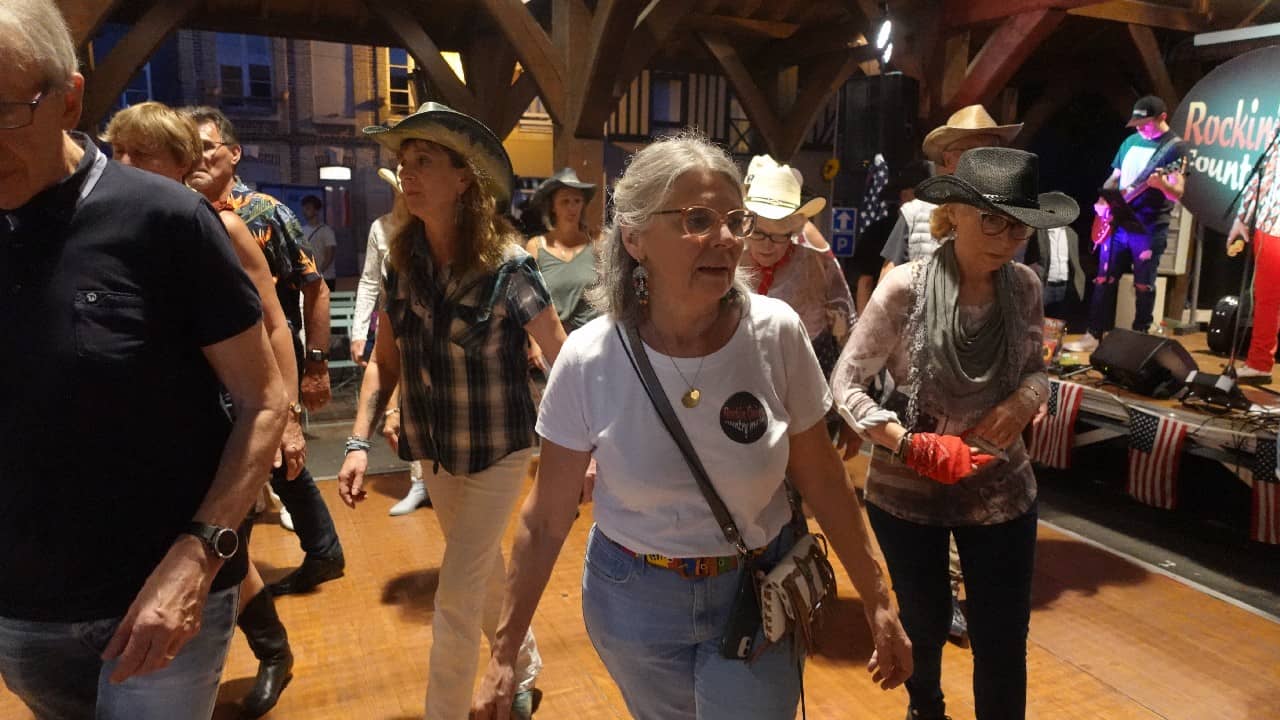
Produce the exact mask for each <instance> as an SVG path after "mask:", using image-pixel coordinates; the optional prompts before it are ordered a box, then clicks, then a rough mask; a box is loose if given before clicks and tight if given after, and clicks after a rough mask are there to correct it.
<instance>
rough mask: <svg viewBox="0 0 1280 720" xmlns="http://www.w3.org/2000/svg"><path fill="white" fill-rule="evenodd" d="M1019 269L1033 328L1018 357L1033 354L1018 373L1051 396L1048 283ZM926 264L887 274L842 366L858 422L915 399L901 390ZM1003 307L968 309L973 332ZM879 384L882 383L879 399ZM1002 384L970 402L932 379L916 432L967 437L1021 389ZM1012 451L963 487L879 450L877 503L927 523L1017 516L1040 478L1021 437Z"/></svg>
mask: <svg viewBox="0 0 1280 720" xmlns="http://www.w3.org/2000/svg"><path fill="white" fill-rule="evenodd" d="M1014 269H1015V272H1014V279H1015V282H1014V288H1015V290H1014V292H1015V293H1016V297H1014V298H1013V303H1012V304H1011V305H1012V307H1015V308H1018V309H1019V310H1020V311H1021V316H1020V317H1018V318H1017V323H1018V326H1019V327H1025V328H1026V333H1025V335H1023V336H1022V339H1021V342H1023V343H1025V346H1024V347H1022V348H1018V349H1017V350H1018V352H1016V353H1011V354H1014V355H1021V356H1023V357H1025V358H1027V360H1026V362H1025V363H1024V364H1023V366H1022V369H1021V371H1020V372H1019V373H1018V377H1019V383H1020V385H1021V386H1025V387H1030V388H1031V389H1033V390H1035V391H1036V392H1037V393H1038V394H1039V396H1040V397H1042V398H1047V397H1048V391H1049V379H1048V376H1047V375H1046V374H1045V372H1044V361H1043V359H1042V358H1041V352H1040V349H1041V344H1042V342H1041V335H1042V332H1043V330H1042V323H1043V317H1044V310H1043V306H1042V304H1041V302H1040V293H1041V289H1040V280H1039V278H1038V277H1036V274H1035V272H1034V271H1032V270H1031V269H1030V268H1028V267H1026V266H1025V265H1021V264H1016V263H1015V264H1014ZM918 270H920V271H922V270H923V265H922V261H918V260H917V261H912V262H910V263H908V264H906V265H899V266H898V267H895V268H894V269H893V270H892V271H891V272H890V273H889V274H888V275H887V276H885V279H884V280H883V281H882V282H881V283H880V284H879V285H878V286H877V287H876V290H875V293H874V294H872V296H871V300H870V302H868V303H867V307H866V308H865V309H864V310H863V312H862V314H861V315H860V316H859V318H858V322H857V324H855V325H854V326H853V333H852V334H851V335H850V337H849V342H848V343H847V344H846V345H845V348H844V352H843V353H842V354H841V355H840V360H839V361H838V362H837V363H836V369H835V372H834V373H833V375H832V378H831V389H832V394H833V395H834V397H835V403H836V407H837V409H838V410H839V411H840V414H841V415H843V416H845V419H846V420H847V421H849V423H850V425H853V424H854V422H855V421H858V420H861V419H864V418H866V417H868V416H869V415H871V413H873V412H875V411H877V410H880V409H881V408H882V407H883V408H884V409H889V410H893V411H895V412H897V413H898V416H899V417H905V412H904V410H905V405H906V402H905V400H906V398H905V396H904V395H903V394H902V393H901V392H898V391H897V389H896V388H897V386H899V385H905V384H906V382H907V377H908V372H909V370H910V364H911V357H912V351H911V344H912V337H914V333H913V332H912V331H911V328H910V325H911V323H910V322H909V321H908V317H909V316H910V314H911V311H912V308H913V307H914V302H915V291H914V290H913V277H914V275H915V273H916V272H917V271H918ZM993 307H994V305H993V304H986V305H962V306H960V319H961V323H962V324H964V325H965V326H966V327H967V328H969V329H973V328H976V327H977V326H979V325H980V324H981V323H982V321H983V319H985V318H986V316H987V314H988V313H989V312H991V310H992V309H993ZM882 370H884V371H887V373H881V371H882ZM877 381H878V382H877ZM873 383H874V384H879V385H880V390H879V392H877V393H876V396H875V397H873V394H872V393H873V391H872V390H871V387H872V386H873ZM1001 385H1002V384H1000V383H995V382H992V383H991V387H989V388H988V389H986V390H983V391H981V392H978V393H975V394H974V395H972V396H970V397H968V398H964V399H963V400H961V399H957V398H951V397H943V396H941V393H940V392H939V391H938V388H937V387H935V386H934V385H931V384H929V383H922V384H921V385H920V390H919V395H918V397H917V405H918V408H919V419H918V420H917V422H916V425H915V427H914V428H911V429H913V430H916V431H920V432H936V433H940V434H946V435H960V434H962V433H964V432H965V431H967V430H969V429H970V428H972V427H973V426H975V425H977V424H978V422H979V421H980V420H981V419H982V417H983V416H984V415H986V414H987V412H989V411H990V410H991V409H992V408H994V407H995V406H996V405H998V404H999V403H1001V402H1003V401H1004V400H1005V398H1007V397H1008V396H1009V395H1010V394H1012V392H1013V391H1015V390H1016V388H1006V387H1002V386H1001ZM1007 452H1008V456H1009V459H1008V460H1007V461H999V460H997V461H995V462H992V463H990V464H988V465H986V466H985V467H983V468H982V469H981V470H979V471H977V472H975V473H973V474H972V475H969V476H968V477H965V478H963V479H962V480H961V481H960V482H959V483H957V484H955V485H942V484H941V483H938V482H935V481H933V480H931V479H929V478H927V477H924V476H922V475H919V474H917V473H916V472H915V471H913V470H911V469H910V468H908V467H907V466H906V465H904V464H903V463H901V462H899V461H897V460H895V459H893V457H892V454H891V453H889V452H887V451H885V450H884V449H883V448H880V447H877V448H876V449H875V451H874V452H873V453H872V456H871V468H870V470H869V472H868V475H867V502H870V503H874V504H875V505H876V506H877V507H879V508H881V509H883V510H885V511H886V512H888V513H890V514H892V515H894V516H896V517H899V518H902V519H904V520H907V521H910V522H914V523H920V524H924V525H934V526H949V527H954V526H963V525H994V524H996V523H1002V522H1006V521H1009V520H1012V519H1014V518H1016V517H1018V516H1020V515H1022V514H1023V513H1025V512H1027V510H1029V509H1030V508H1031V505H1032V504H1033V503H1034V502H1035V499H1036V479H1035V475H1034V474H1033V473H1032V470H1031V461H1030V459H1029V458H1028V456H1027V450H1026V447H1025V446H1024V445H1023V442H1022V439H1021V438H1019V439H1018V440H1016V441H1015V442H1014V444H1013V445H1012V446H1011V447H1009V448H1008V450H1007Z"/></svg>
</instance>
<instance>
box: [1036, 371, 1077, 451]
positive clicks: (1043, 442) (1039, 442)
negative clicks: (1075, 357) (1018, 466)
mask: <svg viewBox="0 0 1280 720" xmlns="http://www.w3.org/2000/svg"><path fill="white" fill-rule="evenodd" d="M1083 397H1084V388H1083V387H1081V386H1080V385H1077V384H1076V383H1071V382H1062V381H1061V380H1050V381H1049V411H1048V412H1047V413H1046V414H1045V415H1044V417H1042V418H1040V419H1039V421H1038V422H1036V424H1035V425H1033V426H1032V427H1031V447H1030V448H1029V449H1028V451H1027V452H1028V453H1030V455H1031V462H1033V463H1036V464H1039V465H1043V466H1045V467H1051V468H1057V469H1059V470H1066V469H1068V468H1070V467H1071V448H1072V447H1074V446H1075V440H1076V417H1077V416H1078V415H1079V414H1080V400H1081V399H1082V398H1083Z"/></svg>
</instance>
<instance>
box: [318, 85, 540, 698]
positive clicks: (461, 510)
mask: <svg viewBox="0 0 1280 720" xmlns="http://www.w3.org/2000/svg"><path fill="white" fill-rule="evenodd" d="M365 132H366V133H367V134H369V135H371V136H373V137H374V139H376V140H377V141H378V142H379V143H381V144H382V145H383V146H384V147H387V148H388V149H390V150H393V151H394V152H395V153H396V158H397V160H398V161H399V163H400V171H399V175H400V187H401V191H402V193H403V195H404V202H405V204H406V206H407V207H408V210H409V213H410V215H412V218H411V219H410V220H409V221H408V222H407V223H405V224H403V225H402V226H401V227H399V228H398V229H397V230H396V232H395V234H394V235H392V237H391V239H390V242H389V248H388V254H387V271H386V274H385V276H384V277H383V292H382V295H383V298H385V300H384V305H383V308H382V310H381V317H380V318H379V323H378V337H377V339H376V341H375V344H374V351H373V358H372V359H371V361H370V363H369V366H368V368H367V369H366V371H365V375H364V381H363V385H362V386H361V389H360V406H359V408H358V409H357V414H356V420H355V424H354V426H353V427H352V436H351V437H350V438H348V439H347V458H346V461H345V462H344V463H343V465H342V470H341V472H340V473H339V475H338V494H339V495H340V496H341V498H342V500H343V502H345V503H346V504H347V505H348V506H350V507H355V504H356V503H357V502H359V501H360V500H363V499H364V497H365V490H364V487H363V485H364V473H365V470H366V469H367V466H368V455H367V450H368V448H369V434H370V432H371V431H372V429H373V425H374V421H375V418H377V419H381V417H382V414H383V411H384V408H385V407H386V405H387V399H388V398H389V397H390V396H391V393H392V390H393V389H395V388H396V386H397V384H400V385H401V387H400V404H399V407H397V408H392V409H391V410H388V411H386V412H388V413H397V412H398V413H399V415H400V432H399V436H398V440H397V443H395V444H397V445H398V446H399V447H398V449H399V452H400V457H402V458H404V459H405V460H419V461H423V462H424V465H425V463H426V462H427V461H430V462H431V464H432V469H433V472H434V473H435V474H434V475H433V477H432V478H431V479H430V483H431V499H432V503H433V506H434V507H435V510H436V516H437V518H438V519H439V520H440V526H441V529H442V530H443V531H444V538H445V553H444V559H443V561H442V562H441V564H440V582H439V587H438V588H437V590H436V593H435V614H434V619H433V621H432V636H433V640H432V647H431V662H430V665H429V668H430V669H429V676H428V681H427V700H426V717H427V718H429V719H430V720H457V719H458V718H463V717H466V716H467V713H468V711H469V710H470V706H471V688H472V684H473V681H474V680H475V670H476V658H477V657H478V656H479V654H480V637H481V634H482V633H483V634H484V635H487V636H488V638H489V642H490V644H493V642H494V640H495V635H494V633H495V630H496V628H497V623H498V614H499V613H500V611H501V610H502V588H503V580H504V577H505V572H504V569H503V561H502V553H501V548H500V542H501V540H502V535H503V531H504V530H505V529H506V526H507V520H508V518H509V517H510V516H511V510H512V508H514V507H515V503H516V500H517V499H518V498H519V496H520V491H521V488H522V484H521V482H520V479H521V477H523V475H524V472H525V468H526V466H527V465H528V460H529V456H530V454H531V452H532V451H531V447H532V445H533V437H534V429H533V426H534V416H535V413H534V407H533V401H532V399H531V397H530V394H529V383H528V380H527V373H526V368H527V362H528V361H527V359H526V354H525V348H526V346H527V343H528V337H529V336H533V337H534V338H536V339H537V341H538V344H539V345H541V346H542V350H543V352H544V353H546V355H547V358H548V360H549V361H551V362H554V360H555V357H556V355H557V354H558V352H559V350H560V345H561V343H562V342H563V341H564V337H565V335H564V330H563V328H561V326H560V320H559V318H557V317H556V314H555V308H553V307H552V306H551V297H550V295H549V294H548V293H547V287H546V285H545V284H544V283H543V281H542V275H541V274H540V273H539V272H538V269H537V266H536V265H535V264H534V262H533V258H531V257H529V255H528V253H526V252H525V251H524V250H523V249H521V248H520V246H519V245H518V244H517V243H518V240H519V237H518V236H517V235H516V233H515V231H514V230H513V229H512V228H511V226H510V225H509V224H507V222H506V221H505V220H504V219H503V218H502V216H501V215H500V214H499V210H498V208H504V207H506V204H507V201H508V200H509V198H510V197H511V187H512V183H513V179H512V173H511V161H510V159H509V158H508V157H507V153H506V151H505V150H504V149H503V147H502V143H501V142H500V141H499V140H498V138H497V137H496V136H495V135H494V134H493V133H492V132H491V131H490V130H489V128H487V127H485V126H484V125H483V124H481V123H480V122H479V121H477V120H475V119H473V118H470V117H468V116H466V115H463V114H462V113H459V112H456V111H454V110H452V109H450V108H448V107H446V106H444V105H440V104H438V103H427V104H425V105H423V106H422V107H421V108H420V109H419V110H418V112H416V113H414V114H412V115H410V116H408V117H406V118H405V119H404V120H402V121H400V122H399V123H398V124H396V125H394V126H392V127H372V128H367V129H366V130H365ZM517 654H518V660H517V663H516V667H515V685H516V689H517V694H516V702H515V707H514V708H513V717H519V718H525V717H528V716H529V715H530V714H532V710H533V707H534V706H536V701H537V698H538V693H537V690H536V689H535V688H534V687H533V682H534V679H535V678H536V676H537V673H538V669H539V668H540V666H541V661H540V660H539V658H538V652H537V646H536V644H535V643H534V640H533V635H532V633H526V634H525V635H524V637H523V638H522V640H521V641H520V649H519V651H518V653H517Z"/></svg>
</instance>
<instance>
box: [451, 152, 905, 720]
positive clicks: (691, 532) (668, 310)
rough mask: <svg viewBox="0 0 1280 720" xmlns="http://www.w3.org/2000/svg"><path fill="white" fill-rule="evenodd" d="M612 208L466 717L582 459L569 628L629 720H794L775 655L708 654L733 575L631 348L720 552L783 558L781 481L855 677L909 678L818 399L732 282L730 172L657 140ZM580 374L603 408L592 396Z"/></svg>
mask: <svg viewBox="0 0 1280 720" xmlns="http://www.w3.org/2000/svg"><path fill="white" fill-rule="evenodd" d="M614 201H615V217H614V224H613V226H612V227H611V228H610V229H609V230H608V231H607V232H606V233H605V235H604V238H603V239H602V240H601V250H600V252H601V261H600V263H601V273H600V284H599V285H598V286H597V287H596V288H595V289H593V290H592V295H593V298H594V300H595V302H596V303H597V304H598V306H599V307H600V309H601V310H602V312H603V315H602V316H601V317H598V318H596V319H595V320H592V321H591V322H589V323H587V324H586V325H585V326H584V327H582V328H580V329H579V330H578V331H576V332H574V333H573V334H572V335H570V336H569V339H568V341H567V342H566V343H565V347H564V352H563V353H562V355H561V358H560V360H559V361H557V362H556V365H555V367H553V368H552V370H551V379H550V382H549V383H548V385H547V392H546V395H545V396H543V400H542V407H541V409H540V411H539V415H538V433H539V434H540V435H541V436H542V438H543V444H542V461H541V464H540V466H539V469H538V478H537V480H536V481H535V483H534V487H533V492H532V493H531V494H530V495H529V498H528V500H526V502H525V507H524V510H523V512H522V514H521V518H520V521H519V522H520V525H519V529H518V531H517V533H516V541H515V546H514V549H513V550H512V557H511V565H512V570H511V575H510V576H509V578H508V591H507V592H508V600H507V604H506V606H505V609H504V611H503V620H502V625H501V627H500V629H499V631H498V642H497V644H496V645H495V646H494V647H493V654H492V657H491V658H490V661H489V670H488V672H487V674H486V676H485V680H484V681H483V683H482V684H481V688H480V690H479V691H478V692H477V697H476V706H477V707H476V713H475V714H474V716H473V717H475V718H477V720H506V717H507V715H506V704H507V703H508V702H510V697H511V694H512V692H513V687H512V685H513V683H512V680H511V676H512V671H513V668H514V667H515V666H516V664H515V661H516V647H517V643H518V640H519V638H521V637H523V635H524V628H525V627H527V626H528V624H529V622H530V619H531V618H532V617H533V613H534V610H535V608H536V606H537V604H538V599H539V597H540V596H541V595H542V592H543V589H544V587H545V586H546V583H547V579H548V578H549V576H550V574H551V571H552V568H553V567H554V565H555V560H556V557H557V556H558V554H559V553H560V551H561V549H562V546H563V544H564V540H565V537H566V535H567V533H568V531H569V527H570V525H572V523H573V514H574V510H575V508H576V505H577V498H578V487H579V478H580V477H581V475H582V473H583V470H584V469H585V468H586V467H587V463H588V461H589V459H590V458H591V457H592V455H593V454H594V455H595V457H596V458H598V460H599V463H600V466H601V467H600V469H601V472H600V479H599V482H598V484H597V486H596V496H595V499H594V502H595V520H596V526H595V527H593V528H592V530H591V533H590V537H589V539H588V541H587V549H586V570H585V571H584V572H583V574H582V612H583V619H584V621H585V623H586V627H587V633H588V635H590V637H591V642H592V644H593V645H594V646H595V648H596V651H597V653H599V655H600V657H601V659H602V660H603V661H604V664H605V667H606V668H607V669H608V670H609V674H610V675H611V676H612V677H613V679H614V681H615V682H617V684H618V686H619V688H620V689H621V690H622V696H623V698H624V699H625V700H626V703H627V708H628V710H629V711H630V713H631V714H632V715H633V716H634V717H636V718H637V719H638V720H696V719H698V718H701V719H702V720H709V719H711V718H735V719H736V718H752V719H753V720H782V719H783V718H786V720H793V719H794V718H795V717H796V704H797V702H798V701H799V699H800V668H798V667H797V659H796V658H795V656H793V654H792V650H791V647H790V643H785V642H784V643H780V644H777V645H773V646H770V647H769V648H767V649H764V650H762V651H761V652H760V653H759V654H758V657H756V658H755V659H754V661H753V662H744V661H743V660H739V659H730V658H726V657H724V655H723V653H724V649H723V648H722V647H721V641H722V639H723V638H724V635H725V633H726V626H727V625H728V621H729V618H730V615H731V609H732V607H733V604H734V602H733V601H734V597H735V596H736V595H737V591H738V588H739V587H740V585H739V583H740V581H741V578H742V574H743V572H744V569H743V567H742V563H741V562H740V555H739V554H737V553H736V552H735V545H734V544H730V542H729V541H728V540H726V538H725V536H724V534H723V533H722V531H721V529H722V527H723V526H722V525H720V524H719V523H717V521H716V520H715V515H714V514H713V512H712V510H711V508H710V506H709V505H708V501H707V499H706V497H705V496H703V494H702V493H701V492H700V491H699V489H698V485H697V483H696V481H695V480H694V477H693V475H692V474H691V472H690V470H689V466H688V465H687V464H686V463H685V460H684V459H683V456H682V454H681V451H680V450H679V449H677V446H676V444H675V441H673V440H672V438H671V435H670V434H669V433H668V432H667V431H666V430H665V429H664V426H663V423H662V421H661V420H660V419H659V415H658V412H657V411H656V410H655V409H654V407H653V405H652V404H651V402H650V397H649V396H648V395H647V394H646V391H645V385H644V384H642V382H641V380H640V378H639V377H638V375H637V371H636V370H635V369H634V368H633V366H632V364H631V362H632V361H631V359H630V358H632V357H633V355H632V354H631V353H633V352H635V353H636V354H635V355H634V359H635V360H637V361H638V360H640V356H639V354H638V352H639V350H640V349H641V348H648V349H646V350H644V353H645V356H646V357H649V358H651V359H652V370H653V377H654V378H655V379H656V381H657V383H658V384H660V385H661V386H662V389H660V390H659V389H655V391H654V392H655V395H654V397H659V396H661V395H663V394H665V396H666V397H667V400H668V401H669V402H670V404H671V405H672V406H673V408H672V412H673V414H677V420H678V422H679V423H680V424H681V425H682V426H683V427H684V429H685V431H686V432H687V435H688V437H689V440H690V443H691V444H692V445H693V447H694V450H695V452H696V453H697V455H698V456H699V457H700V458H701V461H702V462H703V463H704V464H705V467H706V470H707V474H708V475H709V476H710V478H711V481H712V482H713V483H714V484H716V486H717V487H718V491H719V492H718V494H720V495H721V496H722V498H723V502H724V504H725V505H726V506H727V507H728V510H729V512H730V514H732V515H733V517H734V519H735V524H736V527H737V528H739V529H740V531H741V532H740V535H741V541H740V542H738V543H736V544H737V545H739V546H742V547H743V549H745V548H751V549H753V550H752V551H748V552H750V553H751V554H753V555H755V556H756V560H755V563H756V564H757V567H758V568H760V569H762V570H763V569H766V568H769V567H771V566H772V565H773V564H774V563H776V562H778V560H779V558H780V557H781V556H782V554H783V553H784V552H786V550H788V549H789V548H791V547H792V545H793V543H794V542H795V539H796V532H797V529H798V527H799V526H798V524H796V523H792V522H790V521H791V519H792V513H791V511H790V509H789V506H788V500H787V497H786V493H785V490H784V487H783V478H784V476H785V477H789V478H791V480H792V481H793V482H794V484H795V486H796V487H797V488H799V489H800V491H801V492H804V493H805V494H806V496H808V497H809V498H810V500H811V501H812V502H813V505H814V507H815V508H816V509H817V510H818V519H819V521H820V522H821V523H822V527H823V528H824V529H825V531H826V533H827V535H828V536H829V537H830V539H831V545H832V547H833V548H835V550H836V552H837V554H839V556H840V558H841V560H843V562H844V565H845V567H846V568H848V570H849V575H850V576H851V577H852V579H853V582H854V584H855V585H856V586H857V588H858V594H859V595H860V596H861V598H862V602H863V608H864V610H865V616H866V620H867V622H868V623H869V624H870V625H871V630H872V636H873V638H874V641H875V645H876V648H877V650H876V654H875V655H873V658H872V661H871V663H870V668H871V669H872V670H873V672H874V675H873V680H874V681H876V682H880V683H883V685H884V686H885V687H893V686H895V685H897V684H899V683H900V682H902V681H903V680H904V679H905V678H906V677H907V676H908V675H910V674H911V668H910V650H909V648H908V647H907V645H906V639H905V637H904V636H903V633H902V628H901V627H900V626H899V624H898V620H897V616H896V613H895V611H894V609H893V606H892V601H891V599H890V596H889V592H888V589H887V587H886V586H885V584H884V578H883V574H882V572H881V569H880V566H879V563H878V562H877V560H876V559H875V557H874V551H873V550H872V547H871V544H870V536H869V531H868V530H867V529H866V524H865V521H864V520H863V516H862V509H861V506H860V505H859V502H858V500H857V496H856V495H854V493H853V491H852V489H851V488H850V487H849V485H848V483H847V482H846V481H845V473H844V467H843V465H842V464H841V462H840V460H839V458H838V457H837V455H836V452H835V450H834V448H832V446H831V442H830V440H829V439H828V437H827V433H826V425H825V423H824V422H823V418H824V416H825V415H826V412H827V409H828V408H829V407H830V406H831V397H830V392H829V389H828V388H827V386H826V382H825V380H824V378H823V376H822V372H821V370H820V369H819V368H818V363H817V360H816V359H815V358H814V356H813V352H812V350H810V348H809V346H808V343H807V342H805V340H806V333H805V329H804V326H803V325H802V324H801V322H800V318H799V317H797V316H796V313H795V311H794V310H792V309H791V308H789V307H787V305H786V304H785V303H783V302H780V301H778V300H773V299H771V298H767V297H761V296H759V295H752V294H751V293H750V292H749V290H748V288H747V287H746V285H745V284H744V283H743V282H742V280H741V279H740V277H739V274H740V268H739V267H738V259H739V256H741V254H742V249H743V243H744V242H745V238H746V237H747V236H748V235H750V234H751V232H752V230H753V224H754V222H755V217H754V215H753V214H752V213H751V211H749V210H747V209H746V208H744V207H743V196H742V185H741V183H740V180H739V175H738V169H737V168H736V167H735V166H734V164H733V161H732V160H731V159H730V158H729V156H728V155H727V154H726V153H725V152H724V151H723V150H721V149H719V148H717V147H715V146H713V145H711V144H710V143H709V142H707V141H706V140H703V139H701V138H698V137H696V136H679V137H675V138H668V139H665V140H662V141H660V142H656V143H653V144H652V145H649V146H648V147H646V148H644V149H643V150H641V151H639V152H638V153H636V155H635V157H633V158H632V159H631V162H630V163H629V164H628V166H627V170H626V173H625V174H624V175H623V177H622V178H621V179H620V180H619V181H618V184H617V187H616V189H615V192H614ZM762 358H763V359H764V361H763V362H762ZM600 378H607V379H608V382H609V391H608V392H607V393H605V392H599V390H598V388H599V386H600ZM754 614H755V616H756V617H757V618H758V617H759V610H758V609H756V610H755V611H754ZM742 617H744V618H745V617H749V614H746V613H744V614H743V616H742ZM758 639H759V638H758V637H757V640H758ZM736 647H737V645H735V644H733V643H730V648H731V649H732V648H736Z"/></svg>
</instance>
